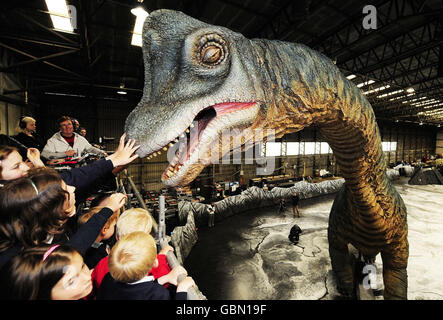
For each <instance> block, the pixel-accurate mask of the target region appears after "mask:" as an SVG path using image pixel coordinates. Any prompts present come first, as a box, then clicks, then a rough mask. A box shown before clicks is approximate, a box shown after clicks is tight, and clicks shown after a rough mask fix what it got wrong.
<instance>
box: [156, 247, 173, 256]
mask: <svg viewBox="0 0 443 320" xmlns="http://www.w3.org/2000/svg"><path fill="white" fill-rule="evenodd" d="M168 252H174V248H173V247H171V246H170V245H167V246H164V247H163V248H162V249H161V250H160V252H159V253H158V254H164V255H167V254H168Z"/></svg>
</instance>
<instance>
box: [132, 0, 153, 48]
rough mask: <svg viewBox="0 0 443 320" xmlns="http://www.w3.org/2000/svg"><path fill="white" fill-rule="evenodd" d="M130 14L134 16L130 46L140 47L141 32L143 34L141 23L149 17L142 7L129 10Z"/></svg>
mask: <svg viewBox="0 0 443 320" xmlns="http://www.w3.org/2000/svg"><path fill="white" fill-rule="evenodd" d="M131 13H132V14H133V15H135V16H136V18H135V25H134V30H133V31H132V39H131V44H132V45H133V46H139V47H141V46H142V43H143V41H142V32H143V23H144V22H145V19H146V17H147V16H148V15H149V13H147V12H146V11H145V9H143V8H142V7H137V8H134V9H131Z"/></svg>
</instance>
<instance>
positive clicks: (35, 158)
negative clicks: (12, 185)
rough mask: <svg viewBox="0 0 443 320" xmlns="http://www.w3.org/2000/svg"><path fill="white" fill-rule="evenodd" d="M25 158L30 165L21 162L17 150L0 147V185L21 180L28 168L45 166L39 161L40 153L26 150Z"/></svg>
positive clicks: (34, 150) (30, 149)
mask: <svg viewBox="0 0 443 320" xmlns="http://www.w3.org/2000/svg"><path fill="white" fill-rule="evenodd" d="M27 157H28V160H29V161H30V164H29V163H28V164H27V163H25V162H23V158H22V156H21V155H20V153H19V151H18V149H17V148H16V147H12V146H0V183H2V185H3V184H4V183H5V182H6V181H10V180H14V179H18V178H21V177H23V176H25V175H26V173H27V172H28V170H29V169H30V167H34V168H39V167H44V166H45V165H44V164H43V162H42V161H41V159H40V151H38V150H37V149H34V148H28V150H27Z"/></svg>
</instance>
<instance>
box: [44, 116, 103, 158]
mask: <svg viewBox="0 0 443 320" xmlns="http://www.w3.org/2000/svg"><path fill="white" fill-rule="evenodd" d="M58 124H59V126H60V131H59V132H57V133H55V134H54V135H53V136H52V137H51V138H50V139H49V140H48V141H47V142H46V145H45V147H44V148H43V151H42V156H43V157H45V158H48V159H60V158H66V157H74V156H81V155H82V153H84V152H88V153H92V154H96V155H103V156H106V152H104V151H103V150H100V149H98V148H95V147H93V146H92V145H91V144H90V143H89V142H88V140H86V139H85V138H84V137H83V136H81V135H79V134H78V133H76V132H74V126H73V124H72V120H71V118H69V117H68V116H63V117H61V118H60V119H59V120H58Z"/></svg>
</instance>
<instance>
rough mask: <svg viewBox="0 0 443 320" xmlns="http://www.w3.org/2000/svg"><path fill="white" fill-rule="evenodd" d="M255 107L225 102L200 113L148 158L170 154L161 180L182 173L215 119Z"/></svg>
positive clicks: (249, 103)
mask: <svg viewBox="0 0 443 320" xmlns="http://www.w3.org/2000/svg"><path fill="white" fill-rule="evenodd" d="M254 105H255V102H225V103H220V104H216V105H213V106H209V107H207V108H205V109H203V110H202V111H200V112H199V113H198V114H197V115H196V116H195V118H194V120H193V121H192V123H191V124H190V125H189V126H188V128H186V130H185V131H184V132H183V133H181V134H180V135H179V136H177V137H176V138H175V139H174V140H172V141H171V142H169V143H168V144H167V145H165V146H164V147H163V148H161V149H159V150H158V151H155V152H153V153H152V154H150V155H149V156H148V157H147V158H148V159H151V158H152V157H154V156H157V155H159V154H160V153H161V151H160V150H163V151H166V152H168V160H169V165H168V167H167V168H166V170H165V171H164V172H163V174H162V177H161V180H162V181H165V180H168V179H170V178H171V177H173V176H174V175H176V174H177V172H179V171H180V169H181V167H182V166H183V165H184V164H185V163H186V162H187V161H188V160H189V159H190V157H191V155H192V153H193V152H194V151H195V149H196V147H197V146H198V144H199V142H200V138H201V137H202V135H203V132H204V131H205V129H206V128H207V127H208V125H209V124H210V123H211V122H212V121H213V120H214V119H216V118H219V117H222V116H225V115H227V114H230V113H232V112H237V111H241V110H245V109H248V108H250V107H252V106H254ZM171 158H172V159H171Z"/></svg>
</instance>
